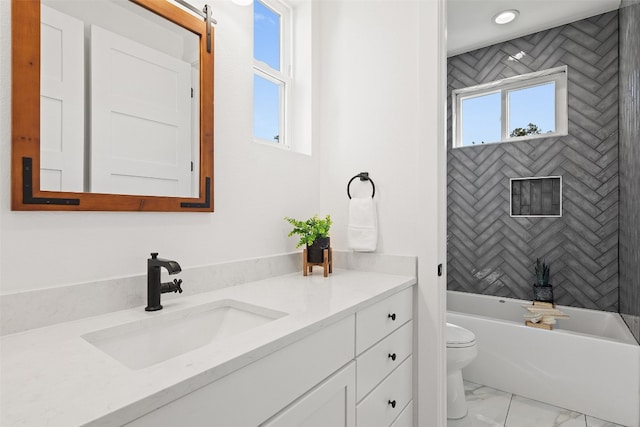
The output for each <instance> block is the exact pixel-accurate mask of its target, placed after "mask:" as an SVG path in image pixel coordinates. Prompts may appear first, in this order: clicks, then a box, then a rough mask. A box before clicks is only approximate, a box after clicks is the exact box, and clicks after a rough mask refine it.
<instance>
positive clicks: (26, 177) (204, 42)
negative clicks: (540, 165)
mask: <svg viewBox="0 0 640 427" xmlns="http://www.w3.org/2000/svg"><path fill="white" fill-rule="evenodd" d="M203 16H204V19H202V18H201V17H199V16H196V15H195V14H193V13H191V12H189V11H187V10H186V9H183V8H182V7H181V6H178V5H176V4H175V3H172V2H170V1H168V0H92V1H87V0H41V1H40V0H12V145H11V147H12V152H11V157H12V158H11V169H12V170H11V180H12V183H11V193H12V194H11V203H12V204H11V207H12V210H80V211H167V212H212V211H213V42H212V39H213V28H212V27H211V24H210V23H211V19H210V9H209V7H208V6H207V7H205V12H204V13H203Z"/></svg>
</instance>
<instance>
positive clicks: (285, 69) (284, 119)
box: [253, 0, 293, 150]
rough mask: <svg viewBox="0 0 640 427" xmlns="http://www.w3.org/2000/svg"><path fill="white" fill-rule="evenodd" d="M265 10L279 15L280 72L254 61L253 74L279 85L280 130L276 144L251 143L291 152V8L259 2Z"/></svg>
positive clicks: (275, 2) (269, 0) (266, 0)
mask: <svg viewBox="0 0 640 427" xmlns="http://www.w3.org/2000/svg"><path fill="white" fill-rule="evenodd" d="M259 1H260V2H261V3H263V4H264V5H265V6H266V7H267V8H269V9H271V10H272V11H273V12H274V13H276V14H277V15H280V71H278V70H276V69H274V68H272V67H271V66H269V65H268V64H266V63H265V62H262V61H258V60H256V59H254V60H253V74H254V75H258V76H260V77H262V78H264V79H267V80H269V81H271V82H273V83H275V84H277V85H280V100H281V101H280V112H279V114H280V128H279V129H278V142H277V143H274V142H273V141H270V140H266V139H263V138H256V137H255V136H254V138H253V141H254V142H256V143H259V144H264V145H268V146H270V147H278V148H281V149H285V150H291V144H290V142H289V139H290V138H289V136H290V135H291V125H290V120H289V119H288V117H289V109H290V105H291V99H292V95H291V92H292V90H291V87H292V86H293V85H292V84H291V82H292V78H291V76H292V74H293V70H292V68H293V67H292V58H291V56H292V55H291V53H292V42H293V40H292V39H293V37H292V32H293V24H292V16H293V12H292V10H291V7H289V6H288V5H287V4H285V3H284V2H282V1H279V0H259Z"/></svg>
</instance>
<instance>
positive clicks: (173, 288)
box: [160, 279, 182, 294]
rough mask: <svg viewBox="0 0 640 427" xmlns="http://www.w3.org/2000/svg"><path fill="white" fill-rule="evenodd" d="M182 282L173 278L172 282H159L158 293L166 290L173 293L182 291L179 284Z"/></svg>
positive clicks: (163, 292)
mask: <svg viewBox="0 0 640 427" xmlns="http://www.w3.org/2000/svg"><path fill="white" fill-rule="evenodd" d="M181 284H182V279H173V282H166V283H162V284H160V293H161V294H166V293H167V292H173V293H177V292H179V293H182V288H181V287H180V285H181Z"/></svg>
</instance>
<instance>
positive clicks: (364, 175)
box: [347, 172, 376, 199]
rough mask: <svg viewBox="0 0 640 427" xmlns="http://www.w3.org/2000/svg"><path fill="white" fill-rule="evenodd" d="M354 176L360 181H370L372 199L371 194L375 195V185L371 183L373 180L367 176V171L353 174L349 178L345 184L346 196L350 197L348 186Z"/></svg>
mask: <svg viewBox="0 0 640 427" xmlns="http://www.w3.org/2000/svg"><path fill="white" fill-rule="evenodd" d="M356 178H360V181H369V182H370V183H371V187H373V193H372V194H371V198H372V199H373V196H375V195H376V185H375V184H374V183H373V180H372V179H371V178H369V172H360V173H359V174H358V175H356V176H354V177H353V178H351V179H350V180H349V183H348V184H347V196H349V198H351V193H350V192H349V187H350V186H351V183H352V182H353V180H354V179H356Z"/></svg>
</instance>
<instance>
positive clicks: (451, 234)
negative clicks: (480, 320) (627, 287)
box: [447, 11, 619, 311]
mask: <svg viewBox="0 0 640 427" xmlns="http://www.w3.org/2000/svg"><path fill="white" fill-rule="evenodd" d="M519 52H524V53H525V55H524V56H522V57H521V58H520V59H518V60H514V59H515V56H514V55H515V54H517V53H519ZM518 56H520V55H518ZM564 65H567V66H568V73H567V76H568V103H569V132H568V133H569V134H568V135H567V136H561V137H551V138H541V139H534V140H525V141H518V142H512V143H499V144H486V145H480V146H478V145H476V146H471V147H464V148H456V149H452V148H451V147H452V141H451V91H453V90H455V89H461V88H464V87H469V86H473V85H477V84H481V83H487V82H491V81H495V80H499V79H502V78H507V77H512V76H515V75H519V74H525V73H530V72H535V71H540V70H544V69H548V68H553V67H559V66H564ZM448 93H449V98H448V117H449V125H448V127H449V132H448V135H449V141H448V147H449V149H448V156H447V157H448V159H447V160H448V190H447V193H448V207H447V209H448V225H447V227H448V230H447V236H448V259H447V261H448V289H450V290H458V291H466V292H474V293H481V294H488V295H496V296H506V297H513V298H520V299H531V297H532V290H531V288H532V283H533V282H534V272H533V268H534V263H535V260H536V258H541V259H545V260H546V261H547V262H548V263H550V264H551V282H552V284H553V285H554V295H555V299H556V301H557V302H558V303H559V304H562V305H570V306H577V307H585V308H591V309H600V310H608V311H617V310H618V99H619V95H618V12H617V11H614V12H609V13H606V14H603V15H598V16H595V17H591V18H588V19H585V20H581V21H577V22H574V23H571V24H567V25H564V26H560V27H556V28H552V29H550V30H547V31H542V32H538V33H535V34H531V35H528V36H525V37H521V38H518V39H514V40H510V41H507V42H504V43H499V44H496V45H492V46H489V47H486V48H483V49H478V50H475V51H472V52H468V53H464V54H461V55H458V56H454V57H451V58H449V60H448ZM541 176H562V185H563V200H562V210H563V212H562V217H561V218H523V217H510V215H509V209H510V207H509V197H510V192H509V180H510V179H511V178H524V177H541Z"/></svg>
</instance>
